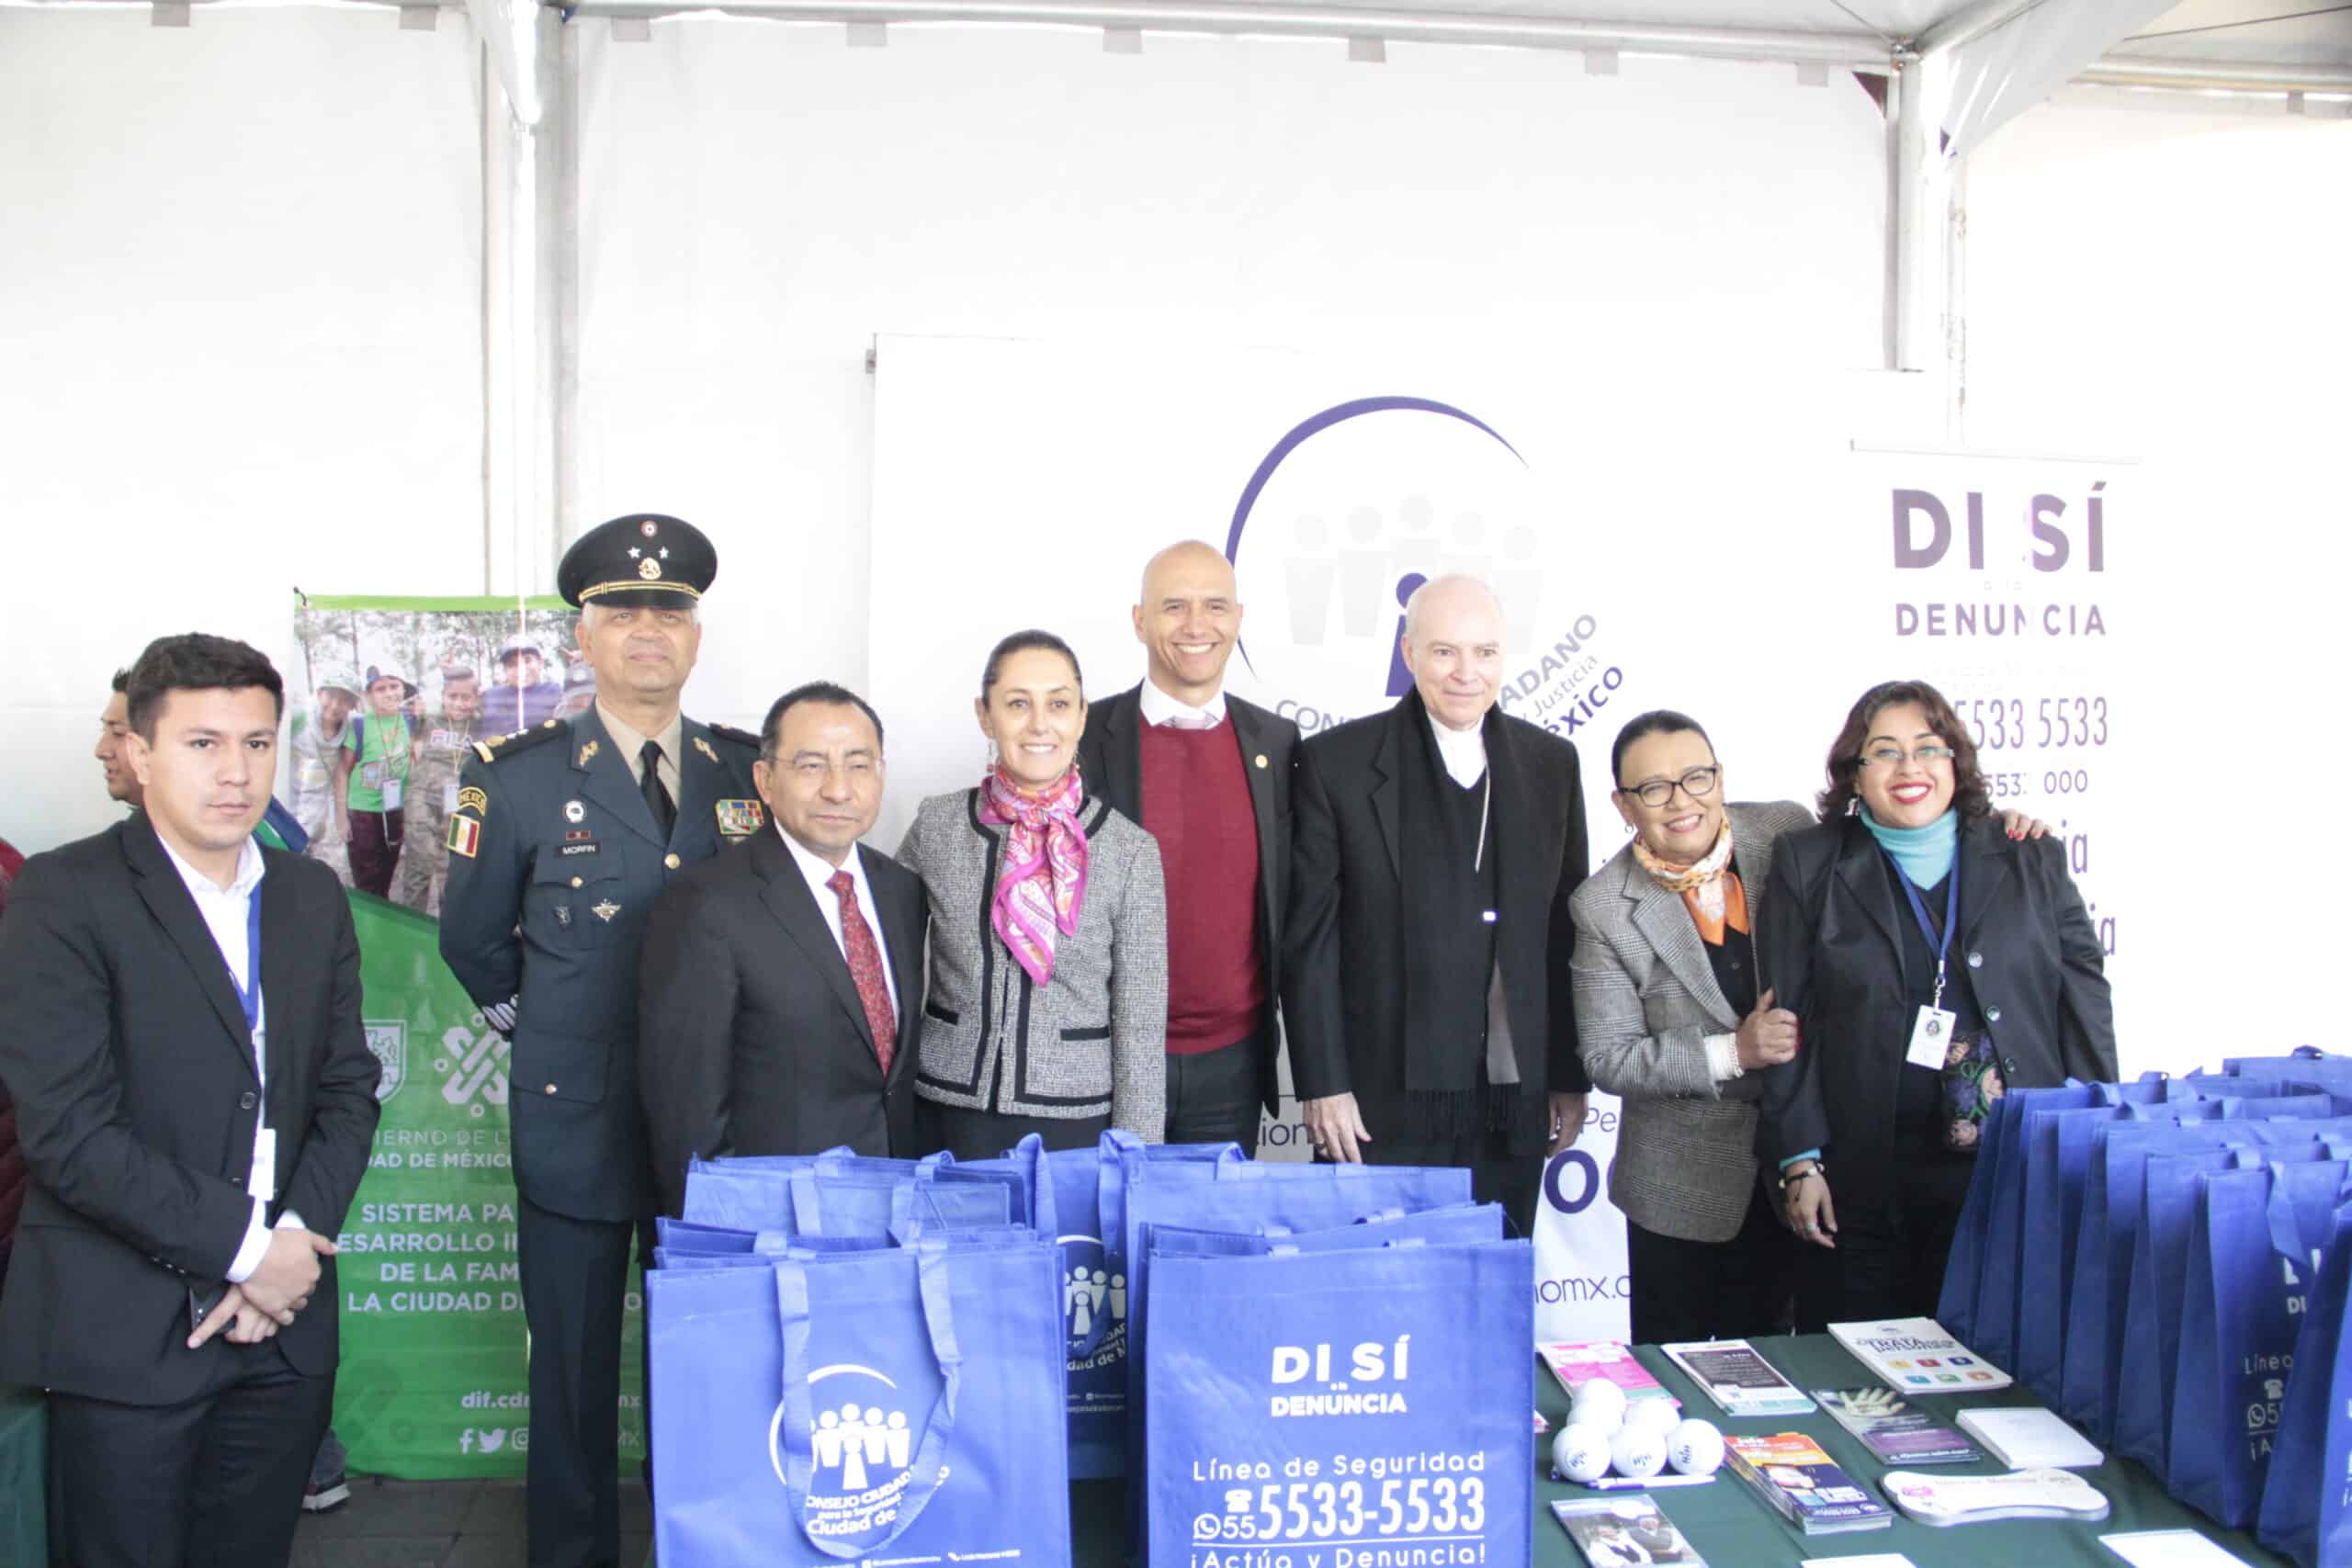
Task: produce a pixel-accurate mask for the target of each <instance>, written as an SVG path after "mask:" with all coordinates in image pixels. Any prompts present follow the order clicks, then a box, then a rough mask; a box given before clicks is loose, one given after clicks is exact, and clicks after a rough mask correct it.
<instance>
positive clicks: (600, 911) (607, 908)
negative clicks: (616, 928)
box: [588, 898, 621, 925]
mask: <svg viewBox="0 0 2352 1568" xmlns="http://www.w3.org/2000/svg"><path fill="white" fill-rule="evenodd" d="M588 912H589V913H590V914H592V915H594V916H595V917H596V918H597V919H600V920H602V921H604V922H605V924H606V925H610V924H612V921H613V917H614V916H615V915H617V914H619V913H620V912H621V907H620V906H619V905H618V904H616V903H614V902H613V901H612V900H611V899H610V898H607V899H605V901H604V902H603V903H601V904H596V905H594V906H592V907H591V908H589V910H588Z"/></svg>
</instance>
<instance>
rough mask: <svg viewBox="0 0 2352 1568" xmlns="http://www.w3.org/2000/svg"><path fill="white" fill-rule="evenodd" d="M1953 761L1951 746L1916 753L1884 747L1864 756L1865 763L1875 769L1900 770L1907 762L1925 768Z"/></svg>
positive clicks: (1929, 747)
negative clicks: (1915, 763)
mask: <svg viewBox="0 0 2352 1568" xmlns="http://www.w3.org/2000/svg"><path fill="white" fill-rule="evenodd" d="M1862 761H1863V763H1864V764H1865V765H1867V766H1869V767H1873V768H1899V767H1901V766H1902V765H1903V764H1904V763H1905V762H1906V761H1908V762H1917V763H1918V764H1919V765H1920V766H1921V767H1923V768H1924V767H1927V766H1928V765H1930V764H1932V763H1936V762H1949V761H1951V747H1949V746H1922V747H1920V748H1919V749H1918V750H1916V751H1898V750H1895V749H1894V747H1892V746H1882V747H1880V748H1879V749H1878V750H1875V751H1869V752H1865V753H1864V754H1863V756H1862Z"/></svg>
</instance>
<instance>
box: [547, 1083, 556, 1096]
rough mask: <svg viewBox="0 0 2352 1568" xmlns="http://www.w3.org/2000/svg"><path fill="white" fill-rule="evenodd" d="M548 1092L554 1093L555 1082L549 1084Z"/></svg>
mask: <svg viewBox="0 0 2352 1568" xmlns="http://www.w3.org/2000/svg"><path fill="white" fill-rule="evenodd" d="M554 1092H555V1085H553V1084H549V1085H548V1093H549V1094H553V1093H554Z"/></svg>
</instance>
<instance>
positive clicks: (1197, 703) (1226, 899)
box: [1078, 540, 1298, 1156]
mask: <svg viewBox="0 0 2352 1568" xmlns="http://www.w3.org/2000/svg"><path fill="white" fill-rule="evenodd" d="M1135 626H1136V641H1137V642H1140V643H1142V644H1143V645H1144V648H1145V649H1146V651H1147V653H1148V667H1147V669H1146V671H1145V673H1144V679H1143V681H1142V682H1141V683H1139V684H1138V685H1136V687H1134V688H1133V689H1132V690H1130V691H1125V692H1121V693H1120V694H1118V695H1116V696H1114V697H1105V698H1104V699H1103V701H1101V702H1099V703H1096V704H1095V705H1093V707H1092V708H1091V710H1090V711H1089V713H1088V715H1087V720H1086V734H1085V735H1084V737H1083V738H1081V739H1080V741H1079V749H1078V766H1079V772H1080V774H1081V776H1083V777H1084V779H1085V780H1086V792H1087V794H1088V795H1091V796H1094V797H1095V798H1098V799H1102V800H1107V801H1109V802H1110V803H1111V806H1112V808H1113V809H1114V810H1115V811H1117V812H1118V813H1119V814H1120V815H1122V816H1124V817H1126V818H1130V819H1131V820H1134V821H1136V822H1140V823H1142V824H1143V825H1144V827H1145V828H1146V829H1148V830H1149V831H1150V833H1151V835H1152V837H1153V838H1155V839H1157V840H1159V857H1160V863H1161V867H1162V869H1163V871H1164V873H1165V874H1166V876H1167V879H1168V1141H1169V1142H1170V1143H1171V1144H1222V1143H1238V1144H1239V1145H1241V1146H1242V1147H1243V1148H1244V1149H1246V1150H1247V1151H1249V1152H1250V1154H1251V1155H1253V1156H1254V1155H1255V1154H1256V1153H1257V1152H1258V1126H1259V1122H1258V1108H1259V1107H1260V1106H1261V1105H1263V1106H1264V1107H1265V1108H1266V1109H1267V1111H1271V1112H1273V1113H1275V1114H1277V1115H1279V1114H1280V1113H1281V1104H1280V1101H1281V1089H1280V1085H1279V1082H1278V1079H1277V1077H1276V1071H1275V1066H1274V1058H1275V1055H1276V1047H1277V1045H1278V1043H1279V1040H1280V1036H1279V1035H1278V1033H1277V1032H1276V1025H1275V1022H1274V1010H1275V1005H1276V1000H1277V998H1279V996H1280V994H1281V987H1282V940H1283V902H1284V900H1285V899H1286V898H1287V897H1288V895H1289V885H1290V785H1291V754H1292V748H1294V747H1295V746H1296V745H1297V744H1298V726H1297V725H1295V724H1293V723H1292V722H1291V721H1290V720H1289V719H1286V718H1281V717H1277V716H1275V715H1273V714H1271V713H1269V712H1267V711H1266V710H1265V709H1264V708H1261V707H1259V706H1258V705H1255V704H1253V703H1246V702H1243V701H1242V700H1241V699H1240V698H1239V697H1237V696H1234V695H1232V694H1229V693H1227V691H1226V689H1225V666H1226V661H1227V660H1228V659H1230V658H1232V657H1233V649H1234V645H1235V644H1236V643H1237V642H1238V640H1239V639H1240V637H1241V601H1240V599H1239V598H1238V595H1237V592H1236V589H1235V586H1234V581H1233V567H1232V564H1231V563H1230V562H1228V561H1227V559H1226V558H1225V557H1223V556H1222V555H1220V554H1218V553H1217V550H1216V547H1215V546H1213V545H1205V544H1203V543H1201V542H1199V541H1198V540H1187V541H1185V542H1183V543H1182V544H1176V545H1170V547H1168V548H1166V549H1164V550H1162V551H1160V552H1159V554H1158V555H1156V556H1154V557H1152V558H1151V560H1150V562H1149V564H1148V565H1147V566H1146V567H1145V568H1144V574H1143V592H1142V594H1141V596H1140V597H1139V599H1138V600H1137V602H1136V607H1135Z"/></svg>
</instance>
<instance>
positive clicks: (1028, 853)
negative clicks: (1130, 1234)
mask: <svg viewBox="0 0 2352 1568" xmlns="http://www.w3.org/2000/svg"><path fill="white" fill-rule="evenodd" d="M973 710H974V712H975V713H976V714H977V715H978V718H979V725H980V733H981V734H982V735H983V736H985V737H986V738H987V739H988V743H989V761H988V772H987V773H986V774H985V775H983V777H982V778H981V780H980V782H979V784H978V785H977V786H976V787H974V788H971V789H967V790H959V791H956V793H954V794H951V795H933V796H932V797H931V798H929V799H928V800H925V801H924V802H923V803H922V806H921V807H918V808H917V810H916V813H915V820H914V825H913V826H912V827H911V828H910V829H907V837H906V840H905V842H903V843H901V844H900V845H899V854H898V858H899V863H901V864H903V865H905V866H908V867H909V868H910V869H911V870H913V871H914V872H915V874H917V875H919V876H921V877H922V880H923V886H924V890H925V892H926V895H927V896H928V898H929V901H930V906H931V968H930V975H929V985H928V987H927V989H926V993H925V996H924V998H923V1005H922V1035H921V1046H920V1051H921V1055H919V1056H918V1058H917V1062H916V1069H917V1070H916V1076H915V1096H916V1100H915V1111H916V1121H915V1125H916V1134H917V1141H918V1142H919V1143H921V1144H922V1146H923V1147H924V1148H925V1149H945V1150H947V1151H949V1152H950V1153H952V1154H954V1155H955V1156H956V1158H958V1159H980V1158H987V1157H989V1156H995V1155H999V1154H1001V1153H1003V1152H1004V1151H1005V1150H1006V1149H1008V1148H1011V1147H1012V1145H1014V1144H1015V1143H1017V1142H1018V1141H1019V1140H1020V1139H1021V1138H1022V1137H1023V1135H1024V1134H1029V1133H1036V1134H1040V1135H1041V1136H1042V1137H1043V1138H1044V1139H1045V1143H1046V1147H1047V1148H1049V1149H1061V1148H1081V1147H1087V1146H1091V1145H1092V1144H1093V1143H1094V1141H1095V1139H1096V1138H1097V1137H1098V1136H1099V1135H1100V1134H1102V1132H1103V1129H1105V1128H1106V1127H1120V1128H1124V1129H1125V1130H1126V1131H1128V1132H1131V1133H1134V1134H1136V1135H1138V1136H1139V1137H1141V1138H1143V1139H1144V1140H1145V1141H1146V1142H1148V1143H1158V1142H1159V1140H1160V1134H1161V1129H1162V1124H1163V1122H1164V1121H1165V1105H1166V1100H1165V1082H1164V1073H1165V1050H1166V1043H1167V1033H1168V909H1167V900H1166V895H1165V892H1164V889H1163V884H1162V882H1161V878H1160V868H1159V845H1158V844H1157V843H1156V842H1155V841H1154V840H1153V839H1152V837H1151V835H1150V834H1149V833H1147V832H1145V831H1144V829H1142V828H1141V827H1140V826H1139V825H1137V824H1136V823H1135V822H1133V821H1131V820H1129V819H1128V818H1125V817H1122V816H1121V815H1119V813H1117V812H1116V811H1114V810H1112V809H1111V807H1110V806H1109V804H1108V803H1107V802H1104V801H1100V800H1094V799H1091V798H1089V796H1088V795H1087V793H1086V781H1085V780H1084V779H1083V778H1082V777H1080V773H1079V769H1078V761H1077V758H1078V739H1079V737H1080V735H1081V734H1083V733H1084V732H1085V729H1086V695H1085V691H1084V682H1083V678H1082V677H1081V676H1080V673H1079V668H1078V655H1077V654H1075V653H1073V652H1071V651H1070V649H1069V644H1068V643H1065V642H1064V641H1062V639H1061V638H1059V637H1056V636H1054V635H1053V634H1052V633H1050V632H1042V631H1026V632H1015V633H1014V634H1013V635H1012V636H1011V637H1006V638H1005V639H1004V640H1003V641H1002V642H1000V643H998V644H997V646H996V649H995V650H994V651H993V652H991V653H990V654H989V661H988V666H987V669H986V670H985V671H983V673H982V674H981V677H980V694H979V696H978V698H977V699H975V701H974V702H973Z"/></svg>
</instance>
